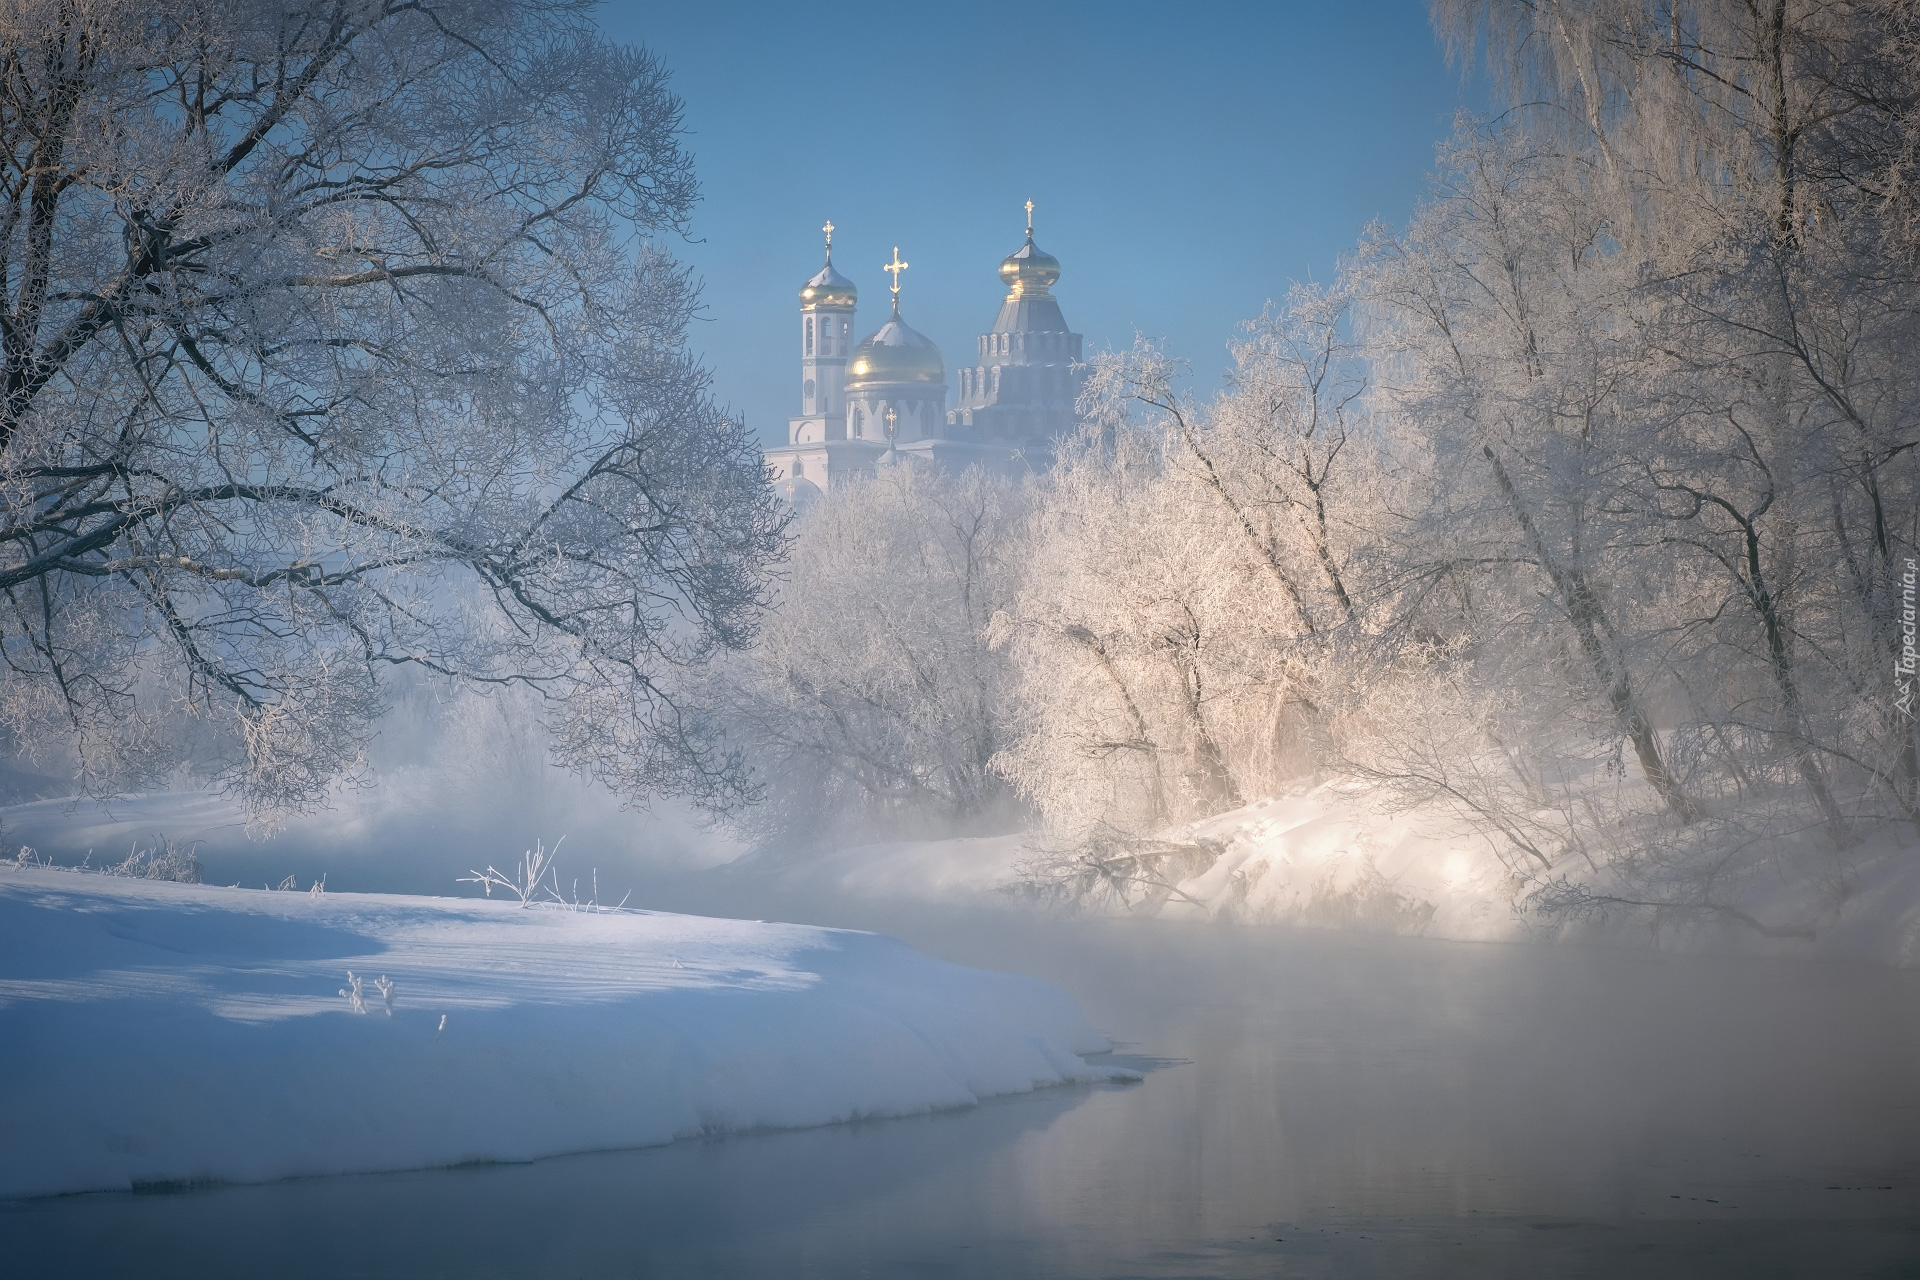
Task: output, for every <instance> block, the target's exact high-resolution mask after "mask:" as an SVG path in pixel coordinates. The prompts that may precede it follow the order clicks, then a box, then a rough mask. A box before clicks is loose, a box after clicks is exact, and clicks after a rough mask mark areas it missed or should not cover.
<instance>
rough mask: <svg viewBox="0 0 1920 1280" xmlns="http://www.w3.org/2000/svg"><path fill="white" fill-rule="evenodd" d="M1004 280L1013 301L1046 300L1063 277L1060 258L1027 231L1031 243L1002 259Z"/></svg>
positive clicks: (1001, 271)
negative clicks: (1034, 240) (1048, 250)
mask: <svg viewBox="0 0 1920 1280" xmlns="http://www.w3.org/2000/svg"><path fill="white" fill-rule="evenodd" d="M1000 278H1001V279H1002V280H1004V281H1006V283H1007V296H1008V297H1010V298H1044V297H1046V296H1047V290H1048V289H1049V288H1051V287H1052V285H1053V282H1054V281H1055V280H1058V279H1059V278H1060V259H1058V258H1056V257H1054V256H1053V255H1052V254H1050V253H1047V252H1045V251H1044V250H1042V249H1041V248H1040V246H1039V245H1037V244H1035V243H1034V242H1033V232H1032V231H1028V232H1027V242H1026V243H1025V244H1023V245H1021V246H1020V247H1019V248H1018V249H1015V250H1014V251H1013V252H1012V253H1010V254H1008V255H1007V256H1006V257H1005V258H1002V259H1001V260H1000Z"/></svg>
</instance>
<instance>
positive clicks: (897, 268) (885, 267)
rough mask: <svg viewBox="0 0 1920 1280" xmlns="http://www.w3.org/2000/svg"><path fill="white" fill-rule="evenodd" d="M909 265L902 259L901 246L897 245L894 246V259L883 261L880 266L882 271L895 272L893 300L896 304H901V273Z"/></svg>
mask: <svg viewBox="0 0 1920 1280" xmlns="http://www.w3.org/2000/svg"><path fill="white" fill-rule="evenodd" d="M907 265H908V264H906V263H904V262H902V261H900V246H899V245H895V246H893V261H892V262H888V263H883V264H882V265H881V267H880V269H881V270H882V271H891V272H892V273H893V286H892V287H893V301H894V304H895V305H896V306H897V305H899V302H900V273H901V272H902V271H905V270H906V269H907Z"/></svg>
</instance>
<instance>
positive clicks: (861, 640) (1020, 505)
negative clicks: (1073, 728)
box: [713, 463, 1026, 840]
mask: <svg viewBox="0 0 1920 1280" xmlns="http://www.w3.org/2000/svg"><path fill="white" fill-rule="evenodd" d="M1025 503H1026V496H1025V485H1024V482H1022V481H1019V480H1014V479H1008V478H1004V477H999V476H995V475H992V474H989V473H987V472H984V471H982V470H980V469H978V468H971V469H969V470H967V471H965V472H962V473H960V474H958V475H953V474H948V473H944V472H940V471H935V470H931V469H928V468H925V467H922V466H920V465H917V464H910V463H906V464H900V465H895V466H888V467H883V468H881V469H880V470H879V472H878V473H877V474H876V475H873V476H870V477H865V478H862V477H859V476H850V477H847V478H845V479H841V480H835V481H834V484H833V488H832V489H831V490H830V491H829V492H828V494H827V495H826V496H825V497H824V498H823V499H821V500H820V501H818V502H817V503H816V504H815V505H813V506H812V508H811V509H810V510H808V511H806V512H804V513H803V514H802V515H801V516H800V518H799V519H798V520H796V522H795V525H794V540H793V546H792V555H791V559H790V560H789V562H788V565H787V569H786V574H785V581H784V582H783V583H782V585H781V588H780V593H779V598H778V601H777V606H776V608H775V609H774V611H773V612H772V614H771V615H770V616H769V618H768V621H767V625H766V628H765V631H764V632H763V634H762V636H761V638H760V641H759V643H758V644H757V645H756V646H755V647H754V648H753V649H752V650H750V651H748V652H746V653H743V654H740V655H738V656H736V657H734V658H731V659H729V660H728V661H727V662H726V663H724V664H722V665H720V666H719V667H717V668H716V672H715V679H714V682H713V683H714V686H715V688H716V689H717V692H716V694H715V701H716V702H718V703H720V704H722V705H723V706H724V707H725V720H726V724H727V727H728V731H729V734H730V737H731V740H732V741H733V742H734V743H735V744H736V745H737V746H738V747H739V748H740V749H741V750H742V751H743V752H744V755H745V758H746V760H747V762H748V763H749V765H750V766H751V768H752V770H753V773H754V777H755V781H756V783H757V784H758V785H759V786H760V787H761V788H762V789H763V796H762V799H763V803H762V804H761V805H759V806H758V807H757V808H756V809H755V810H753V811H751V812H748V813H745V814H743V815H742V821H743V822H744V823H745V824H746V825H747V826H748V827H749V828H751V829H752V830H754V831H755V832H757V833H759V834H761V835H768V836H772V835H779V836H783V837H798V838H801V839H804V840H814V839H820V838H824V837H826V836H829V835H834V834H840V835H851V834H866V835H878V834H887V833H898V832H920V833H924V832H928V831H967V830H981V829H985V828H987V827H992V826H995V825H1000V824H1004V823H1005V822H1006V821H1008V820H1009V818H1011V817H1014V816H1016V814H1017V804H1016V803H1015V802H1014V800H1013V798H1012V796H1011V795H1010V794H1009V790H1008V787H1007V785H1006V783H1005V781H1004V780H1003V779H1002V778H1001V777H1000V776H999V775H998V774H996V773H994V772H993V771H992V770H991V769H990V768H989V765H990V763H991V761H992V760H993V758H994V756H995V754H996V753H997V752H998V751H999V750H1000V749H1001V748H1002V747H1003V746H1004V745H1005V742H1006V739H1007V736H1008V719H1009V716H1010V714H1011V712H1010V708H1009V698H1008V693H1007V689H1006V659H1005V657H1004V655H1002V654H999V653H996V652H993V651H992V650H991V649H990V648H989V644H988V635H987V630H988V624H989V622H990V620H991V619H992V618H993V617H994V615H995V614H996V612H998V611H999V610H1001V609H1003V608H1005V607H1006V606H1007V605H1008V604H1009V603H1010V602H1011V600H1012V599H1013V596H1014V593H1015V591H1016V590H1017V588H1018V583H1019V581H1020V573H1021V565H1020V563H1019V560H1018V556H1017V546H1016V543H1015V539H1014V536H1013V535H1014V530H1015V529H1016V528H1017V526H1018V523H1019V521H1020V519H1021V517H1022V513H1023V511H1024V509H1025Z"/></svg>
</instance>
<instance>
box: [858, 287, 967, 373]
mask: <svg viewBox="0 0 1920 1280" xmlns="http://www.w3.org/2000/svg"><path fill="white" fill-rule="evenodd" d="M946 380H947V366H946V362H945V361H943V360H942V359H941V358H940V348H938V347H936V346H934V345H933V341H932V339H930V338H928V337H926V336H925V335H924V334H921V333H919V332H917V331H916V330H914V329H913V328H912V327H911V326H909V325H908V324H907V322H906V321H905V320H902V319H901V318H900V302H899V299H898V298H896V299H895V300H894V304H893V315H892V317H891V318H889V319H888V320H887V322H886V323H885V324H883V325H881V326H880V328H879V331H878V332H876V333H875V334H873V336H872V337H869V338H867V339H865V340H864V341H862V342H861V344H860V345H859V346H857V347H855V348H854V349H853V358H852V359H851V360H849V361H848V362H847V390H848V391H855V390H858V389H860V388H863V387H867V386H870V385H872V384H874V383H887V382H918V383H925V384H929V385H937V384H941V383H944V382H945V381H946Z"/></svg>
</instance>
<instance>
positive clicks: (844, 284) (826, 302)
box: [800, 258, 860, 311]
mask: <svg viewBox="0 0 1920 1280" xmlns="http://www.w3.org/2000/svg"><path fill="white" fill-rule="evenodd" d="M859 298H860V291H859V290H858V289H856V288H854V287H853V281H851V280H849V279H847V278H846V277H845V276H843V275H841V274H840V273H839V272H838V271H835V270H834V269H833V259H832V258H828V259H827V265H826V266H824V267H822V268H820V271H819V274H817V275H815V276H814V277H813V279H811V280H809V281H807V283H806V284H805V285H804V286H802V287H801V289H800V309H801V310H802V311H811V310H813V309H814V308H815V307H850V306H852V305H853V304H854V303H855V302H857V301H859Z"/></svg>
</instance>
